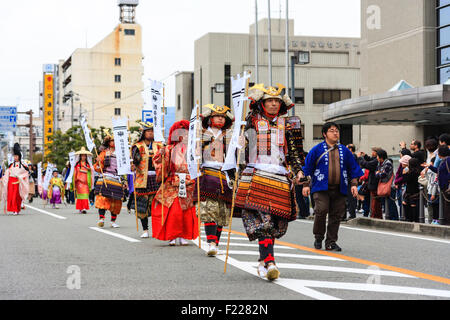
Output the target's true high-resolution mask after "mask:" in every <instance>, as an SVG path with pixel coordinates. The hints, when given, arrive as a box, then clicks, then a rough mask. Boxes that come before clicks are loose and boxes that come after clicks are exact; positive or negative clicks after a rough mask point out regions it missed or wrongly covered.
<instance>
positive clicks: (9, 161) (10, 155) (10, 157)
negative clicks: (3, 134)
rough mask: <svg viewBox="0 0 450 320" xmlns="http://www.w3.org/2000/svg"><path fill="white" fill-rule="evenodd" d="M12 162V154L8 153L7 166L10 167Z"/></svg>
mask: <svg viewBox="0 0 450 320" xmlns="http://www.w3.org/2000/svg"><path fill="white" fill-rule="evenodd" d="M13 162H14V157H13V155H12V153H8V166H10V165H11V163H13Z"/></svg>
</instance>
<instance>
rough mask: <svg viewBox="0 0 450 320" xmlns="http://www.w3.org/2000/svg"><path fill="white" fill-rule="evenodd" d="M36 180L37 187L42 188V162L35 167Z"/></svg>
mask: <svg viewBox="0 0 450 320" xmlns="http://www.w3.org/2000/svg"><path fill="white" fill-rule="evenodd" d="M37 178H38V179H37V180H38V186H40V187H41V186H42V162H39V163H38V165H37Z"/></svg>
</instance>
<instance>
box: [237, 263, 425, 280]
mask: <svg viewBox="0 0 450 320" xmlns="http://www.w3.org/2000/svg"><path fill="white" fill-rule="evenodd" d="M241 263H247V264H249V265H251V266H253V267H255V268H256V267H257V264H256V263H255V262H243V261H241ZM277 267H278V269H297V270H314V271H329V272H345V273H358V274H367V275H379V276H388V277H400V278H415V279H417V278H416V277H413V276H410V275H407V274H403V273H398V272H392V271H384V270H376V269H361V268H343V267H332V266H319V265H309V264H299V263H279V262H277Z"/></svg>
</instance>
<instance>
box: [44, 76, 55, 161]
mask: <svg viewBox="0 0 450 320" xmlns="http://www.w3.org/2000/svg"><path fill="white" fill-rule="evenodd" d="M53 103H54V99H53V75H52V74H44V110H43V112H44V155H48V154H49V152H50V150H49V146H50V144H51V140H50V137H51V136H52V135H53V128H54V124H53V112H54V109H53Z"/></svg>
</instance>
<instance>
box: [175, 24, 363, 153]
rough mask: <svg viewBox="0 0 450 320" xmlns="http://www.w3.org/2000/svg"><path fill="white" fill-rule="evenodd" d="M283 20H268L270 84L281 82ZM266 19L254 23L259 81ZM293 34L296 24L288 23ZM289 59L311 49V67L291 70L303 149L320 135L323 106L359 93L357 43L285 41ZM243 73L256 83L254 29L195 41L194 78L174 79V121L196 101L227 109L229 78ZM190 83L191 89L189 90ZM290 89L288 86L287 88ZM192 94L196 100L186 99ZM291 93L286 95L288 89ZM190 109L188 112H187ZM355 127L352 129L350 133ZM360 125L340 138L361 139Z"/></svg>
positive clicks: (264, 78)
mask: <svg viewBox="0 0 450 320" xmlns="http://www.w3.org/2000/svg"><path fill="white" fill-rule="evenodd" d="M285 21H286V20H283V19H273V20H272V66H273V68H272V72H273V85H276V84H277V83H280V84H283V85H286V84H285V82H286V81H285V72H286V71H285V70H286V69H285V31H284V30H285V28H284V26H285ZM267 24H268V19H263V20H261V21H259V23H258V29H259V32H258V34H259V49H258V57H259V72H258V74H259V79H258V80H259V81H258V83H264V84H265V85H268V84H269V80H268V58H269V54H268V42H269V41H268V38H269V37H268V32H267ZM289 24H290V30H294V20H290V21H289ZM289 42H290V44H289V45H290V55H294V54H295V52H296V51H309V52H310V59H311V63H310V64H308V65H296V66H295V89H296V90H295V92H296V93H295V97H292V100H293V101H295V102H296V107H295V114H296V115H298V116H300V117H301V119H302V121H303V122H304V136H305V147H306V149H310V148H312V146H314V145H315V144H316V143H317V142H318V141H319V140H320V139H322V137H321V133H320V130H321V127H322V124H323V123H324V122H323V119H322V113H323V111H324V108H325V106H326V105H328V104H330V103H332V102H336V101H340V100H344V99H348V98H352V97H358V96H359V95H360V92H359V89H360V71H359V68H360V48H359V46H360V39H359V38H334V37H307V36H295V35H292V36H290V37H289ZM245 70H250V71H251V72H252V78H251V82H252V83H256V82H257V81H256V78H255V76H256V72H255V25H251V26H250V30H249V33H246V34H225V33H208V34H206V35H204V36H203V37H201V38H200V39H198V40H196V41H195V62H194V71H193V75H194V79H193V81H192V80H190V78H191V74H190V73H181V74H179V75H178V76H177V88H176V97H175V98H176V101H180V105H179V106H180V109H178V108H177V119H180V118H182V117H184V118H185V119H187V118H188V117H189V116H190V110H191V107H192V105H193V103H194V101H197V100H198V101H199V103H200V104H201V105H205V104H209V103H215V104H220V105H227V106H231V104H232V99H231V77H233V76H235V75H237V74H239V73H242V72H243V71H245ZM192 85H193V90H192V88H190V87H189V86H192ZM287 87H288V86H287ZM191 92H193V96H194V99H193V100H192V99H190V98H188V97H187V95H188V94H190V93H191ZM289 92H290V91H289ZM186 107H188V110H186ZM354 129H355V130H354ZM357 130H359V127H358V126H355V127H353V126H344V132H343V140H345V143H348V142H351V141H353V140H354V139H355V138H356V137H358V136H359V132H358V131H357Z"/></svg>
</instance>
